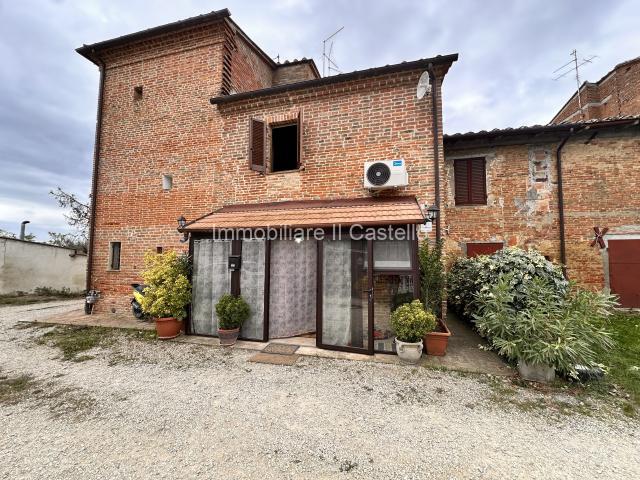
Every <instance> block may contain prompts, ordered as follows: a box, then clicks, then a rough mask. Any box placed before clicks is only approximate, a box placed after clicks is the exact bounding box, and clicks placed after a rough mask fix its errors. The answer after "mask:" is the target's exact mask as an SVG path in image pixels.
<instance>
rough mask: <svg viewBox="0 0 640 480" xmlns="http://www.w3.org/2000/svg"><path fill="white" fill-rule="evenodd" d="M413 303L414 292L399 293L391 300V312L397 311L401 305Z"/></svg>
mask: <svg viewBox="0 0 640 480" xmlns="http://www.w3.org/2000/svg"><path fill="white" fill-rule="evenodd" d="M412 301H413V292H399V293H396V294H395V295H394V296H393V298H392V299H391V311H392V312H393V311H395V309H396V308H398V307H399V306H400V305H404V304H405V303H411V302H412Z"/></svg>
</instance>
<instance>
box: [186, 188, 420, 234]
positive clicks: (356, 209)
mask: <svg viewBox="0 0 640 480" xmlns="http://www.w3.org/2000/svg"><path fill="white" fill-rule="evenodd" d="M423 221H424V217H423V215H422V210H421V209H420V205H418V201H417V200H416V198H415V197H407V196H404V197H383V198H358V199H344V200H308V201H299V202H295V201H292V202H279V203H262V204H251V205H232V206H227V207H223V208H221V209H219V210H216V211H215V212H213V213H210V214H209V215H206V216H205V217H202V218H200V219H198V220H195V221H193V222H191V223H189V224H187V225H186V226H185V228H184V229H183V231H187V232H192V231H211V230H214V229H223V228H227V229H237V228H266V227H272V228H280V227H291V228H295V227H332V226H334V225H341V226H351V225H363V226H365V225H391V224H394V225H400V224H417V223H422V222H423Z"/></svg>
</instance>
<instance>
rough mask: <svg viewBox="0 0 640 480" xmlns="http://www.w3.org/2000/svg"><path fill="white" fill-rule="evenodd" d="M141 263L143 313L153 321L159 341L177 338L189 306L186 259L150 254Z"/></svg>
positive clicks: (189, 292)
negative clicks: (143, 284) (143, 285)
mask: <svg viewBox="0 0 640 480" xmlns="http://www.w3.org/2000/svg"><path fill="white" fill-rule="evenodd" d="M144 263H145V270H144V272H142V277H143V278H144V283H145V285H146V286H145V287H144V295H143V296H142V298H141V307H142V311H143V312H144V313H145V314H147V315H149V316H151V317H153V318H154V319H155V321H156V333H157V334H158V338H160V339H169V338H174V337H177V336H178V335H180V330H181V329H182V319H183V318H185V317H186V316H187V311H186V307H187V305H188V304H189V303H190V302H191V285H190V284H189V279H188V277H187V275H188V268H189V267H188V259H187V257H186V255H179V254H178V253H176V252H174V251H168V252H166V253H155V252H151V251H150V252H147V253H146V254H145V256H144Z"/></svg>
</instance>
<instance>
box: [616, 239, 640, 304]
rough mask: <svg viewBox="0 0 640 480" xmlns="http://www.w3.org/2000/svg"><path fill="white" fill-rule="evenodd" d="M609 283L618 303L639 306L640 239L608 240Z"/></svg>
mask: <svg viewBox="0 0 640 480" xmlns="http://www.w3.org/2000/svg"><path fill="white" fill-rule="evenodd" d="M608 243H609V284H610V286H611V293H614V294H616V295H618V296H619V297H620V298H619V300H618V301H619V302H620V305H621V306H623V307H628V308H631V307H633V308H637V307H640V240H609V242H608Z"/></svg>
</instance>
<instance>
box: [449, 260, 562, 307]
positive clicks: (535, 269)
mask: <svg viewBox="0 0 640 480" xmlns="http://www.w3.org/2000/svg"><path fill="white" fill-rule="evenodd" d="M505 273H511V275H510V276H509V277H508V278H509V285H510V287H511V290H512V293H513V306H514V307H515V308H516V309H519V308H522V307H524V305H525V302H526V298H527V293H526V290H527V285H528V284H529V283H531V281H532V280H533V279H535V278H539V279H542V280H543V281H544V282H545V283H546V284H547V285H548V286H549V287H550V288H552V289H553V290H554V292H555V293H556V294H557V295H560V296H562V295H564V294H566V293H567V290H568V287H569V282H567V280H566V279H565V278H564V276H563V275H562V270H561V269H560V267H559V266H557V265H555V264H553V263H551V262H550V261H549V260H547V259H546V258H544V257H543V256H542V255H541V254H540V253H538V252H536V251H534V250H529V251H525V250H522V249H519V248H515V247H511V248H506V249H504V250H500V251H499V252H496V253H494V254H493V255H491V256H486V255H482V256H479V257H475V258H460V259H458V260H457V261H456V262H455V263H454V264H453V266H452V267H451V270H450V272H449V276H448V278H447V286H448V298H449V302H450V303H451V305H452V306H453V308H454V309H455V310H456V311H458V312H459V313H461V314H463V315H465V316H466V317H468V318H474V314H476V313H477V312H478V305H477V304H476V295H477V294H481V293H484V292H486V291H488V290H489V289H491V288H492V287H493V286H494V285H496V283H497V281H498V278H499V277H500V276H501V275H503V274H505Z"/></svg>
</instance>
